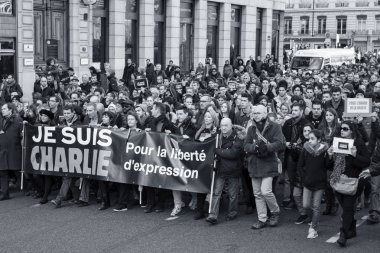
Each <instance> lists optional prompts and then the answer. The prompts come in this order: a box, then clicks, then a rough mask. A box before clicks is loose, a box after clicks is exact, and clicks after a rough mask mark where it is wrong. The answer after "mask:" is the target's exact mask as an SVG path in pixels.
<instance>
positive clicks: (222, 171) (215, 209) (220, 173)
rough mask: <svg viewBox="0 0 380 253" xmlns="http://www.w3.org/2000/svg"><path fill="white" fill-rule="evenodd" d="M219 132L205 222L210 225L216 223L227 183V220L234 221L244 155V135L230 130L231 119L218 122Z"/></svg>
mask: <svg viewBox="0 0 380 253" xmlns="http://www.w3.org/2000/svg"><path fill="white" fill-rule="evenodd" d="M242 129H244V128H242ZM220 130H221V135H220V138H219V145H218V148H217V149H216V150H215V154H216V155H217V163H216V168H215V169H216V177H215V184H214V194H213V196H212V202H211V212H210V214H209V216H208V217H207V219H206V221H207V222H209V223H211V224H216V223H217V219H218V215H219V206H220V205H219V204H220V197H221V196H222V191H223V189H224V186H225V184H226V183H227V182H228V184H227V188H228V196H229V205H228V214H227V220H233V219H235V218H236V216H237V214H238V206H239V197H238V194H239V184H240V177H241V174H242V164H243V154H244V150H243V143H244V142H243V140H244V138H245V135H244V134H239V135H238V133H237V132H236V131H234V130H233V129H232V121H231V119H229V118H223V119H222V121H221V122H220ZM244 131H245V130H244Z"/></svg>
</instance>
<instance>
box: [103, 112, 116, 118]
mask: <svg viewBox="0 0 380 253" xmlns="http://www.w3.org/2000/svg"><path fill="white" fill-rule="evenodd" d="M105 115H107V116H108V118H110V119H114V118H115V114H114V113H113V112H110V111H105V112H103V114H102V117H103V116H105Z"/></svg>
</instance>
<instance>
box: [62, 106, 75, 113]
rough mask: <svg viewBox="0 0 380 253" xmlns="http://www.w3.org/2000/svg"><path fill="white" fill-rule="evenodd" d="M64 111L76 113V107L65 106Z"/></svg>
mask: <svg viewBox="0 0 380 253" xmlns="http://www.w3.org/2000/svg"><path fill="white" fill-rule="evenodd" d="M63 110H64V111H67V110H70V111H71V112H75V109H74V106H73V105H65V106H64V107H63Z"/></svg>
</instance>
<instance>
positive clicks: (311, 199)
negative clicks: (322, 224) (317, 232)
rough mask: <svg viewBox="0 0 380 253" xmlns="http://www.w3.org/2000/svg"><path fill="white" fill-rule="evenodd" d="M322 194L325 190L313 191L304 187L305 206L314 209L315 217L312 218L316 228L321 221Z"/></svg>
mask: <svg viewBox="0 0 380 253" xmlns="http://www.w3.org/2000/svg"><path fill="white" fill-rule="evenodd" d="M322 195H323V190H316V191H311V190H309V189H307V188H306V187H304V188H303V208H304V209H305V210H307V209H311V210H312V212H313V217H312V219H311V226H312V228H314V229H316V228H317V227H318V223H319V215H320V212H321V211H320V209H321V200H322Z"/></svg>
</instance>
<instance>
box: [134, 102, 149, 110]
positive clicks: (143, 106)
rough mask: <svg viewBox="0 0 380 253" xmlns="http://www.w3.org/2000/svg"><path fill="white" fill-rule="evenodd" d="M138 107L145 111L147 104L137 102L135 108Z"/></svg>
mask: <svg viewBox="0 0 380 253" xmlns="http://www.w3.org/2000/svg"><path fill="white" fill-rule="evenodd" d="M137 107H140V108H141V109H142V110H143V111H144V112H147V110H148V106H147V105H146V104H138V105H136V108H137Z"/></svg>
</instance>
